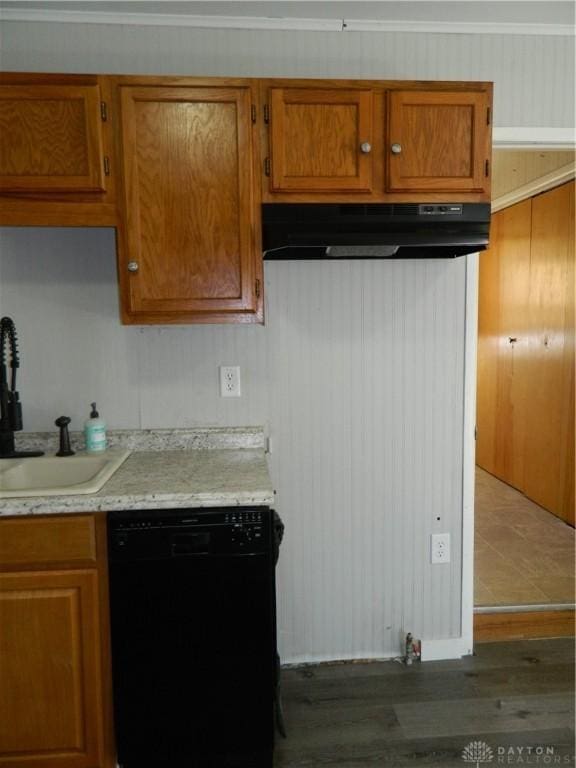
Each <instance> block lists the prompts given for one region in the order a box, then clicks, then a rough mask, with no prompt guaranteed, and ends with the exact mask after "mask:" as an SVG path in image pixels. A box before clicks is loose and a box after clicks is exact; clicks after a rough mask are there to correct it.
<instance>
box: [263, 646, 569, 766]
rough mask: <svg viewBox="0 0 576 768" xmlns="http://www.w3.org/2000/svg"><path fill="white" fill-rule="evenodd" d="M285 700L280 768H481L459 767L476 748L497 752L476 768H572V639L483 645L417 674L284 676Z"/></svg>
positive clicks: (330, 669)
mask: <svg viewBox="0 0 576 768" xmlns="http://www.w3.org/2000/svg"><path fill="white" fill-rule="evenodd" d="M282 699H283V702H284V715H285V721H286V728H287V732H288V737H287V738H286V739H282V738H281V737H280V736H279V737H278V738H277V744H276V757H275V762H274V766H275V768H296V767H297V766H298V768H300V767H304V766H306V768H315V767H316V766H318V768H323V767H326V766H328V767H330V766H336V768H376V767H377V766H386V768H394V766H399V767H400V766H402V768H405V767H406V766H431V765H432V766H441V767H442V768H456V766H459V768H464V767H465V766H467V765H472V766H476V761H474V762H465V761H464V760H463V758H462V752H463V750H464V749H465V747H466V746H467V745H468V744H470V743H471V742H474V741H475V742H478V741H481V742H485V744H486V745H487V746H488V747H489V748H490V749H491V750H492V757H493V759H492V760H491V761H490V762H488V757H489V753H486V754H485V755H484V757H485V759H484V761H482V760H481V761H480V765H483V764H485V765H503V764H505V765H516V766H522V765H531V766H533V765H574V641H573V639H570V638H565V639H564V638H563V639H558V640H525V641H515V642H507V643H485V644H482V645H478V646H477V648H476V655H475V656H470V657H466V658H464V659H461V660H459V661H443V662H427V663H424V664H414V665H413V666H411V667H406V666H404V665H401V664H399V663H396V662H393V661H389V662H378V663H369V664H340V665H320V666H308V667H302V668H298V669H285V670H283V672H282ZM521 747H522V748H523V751H522V752H519V749H520V748H521ZM529 747H531V748H532V750H531V751H529V749H528V748H529ZM539 748H541V749H542V750H543V752H544V754H540V750H539ZM502 750H505V753H503V752H502ZM510 750H512V751H510ZM529 758H530V760H529Z"/></svg>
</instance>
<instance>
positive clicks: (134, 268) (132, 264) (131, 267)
mask: <svg viewBox="0 0 576 768" xmlns="http://www.w3.org/2000/svg"><path fill="white" fill-rule="evenodd" d="M139 268H140V267H139V265H138V262H137V261H129V262H128V272H138V270H139Z"/></svg>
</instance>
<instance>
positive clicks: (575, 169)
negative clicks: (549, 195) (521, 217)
mask: <svg viewBox="0 0 576 768" xmlns="http://www.w3.org/2000/svg"><path fill="white" fill-rule="evenodd" d="M574 178H576V164H575V163H568V164H567V165H563V166H562V167H561V168H556V170H555V171H551V172H550V173H547V174H546V175H545V176H539V177H538V178H537V179H532V181H530V182H528V184H523V185H522V186H521V187H518V189H514V190H512V192H508V193H507V194H506V195H502V196H501V197H497V198H495V199H494V200H492V213H496V211H501V210H502V209H503V208H508V207H509V206H511V205H514V204H515V203H520V202H521V201H522V200H527V199H528V198H529V197H534V195H539V194H541V193H542V192H546V191H547V190H549V189H553V188H554V187H557V186H559V185H560V184H565V183H566V182H567V181H571V180H572V179H574Z"/></svg>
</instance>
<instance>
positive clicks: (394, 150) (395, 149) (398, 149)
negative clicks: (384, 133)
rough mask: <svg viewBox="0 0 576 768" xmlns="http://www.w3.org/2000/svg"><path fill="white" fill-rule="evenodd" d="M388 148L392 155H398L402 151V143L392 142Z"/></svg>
mask: <svg viewBox="0 0 576 768" xmlns="http://www.w3.org/2000/svg"><path fill="white" fill-rule="evenodd" d="M390 149H391V150H392V154H393V155H399V154H400V153H401V152H402V144H392V146H391V147H390Z"/></svg>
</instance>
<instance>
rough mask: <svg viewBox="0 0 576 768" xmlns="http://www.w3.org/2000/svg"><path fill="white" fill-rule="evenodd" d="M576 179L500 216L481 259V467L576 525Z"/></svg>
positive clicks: (498, 215) (507, 210)
mask: <svg viewBox="0 0 576 768" xmlns="http://www.w3.org/2000/svg"><path fill="white" fill-rule="evenodd" d="M573 213H574V182H571V183H569V184H564V185H562V186H561V187H557V188H556V189H553V190H550V191H549V192H546V193H544V194H542V195H538V196H537V197H534V198H532V199H531V200H525V201H524V202H522V203H518V204H517V205H514V206H512V207H510V208H507V209H505V210H503V211H500V212H499V213H497V214H495V215H494V217H493V220H492V222H493V223H492V227H493V228H492V236H491V247H490V249H489V250H488V251H487V252H486V253H485V254H483V255H482V257H481V259H480V286H479V291H480V294H479V320H478V324H479V340H478V414H477V422H478V445H477V462H478V464H479V465H480V466H481V467H483V468H484V469H486V470H487V471H488V472H491V473H492V474H494V475H496V476H497V477H499V478H500V479H502V480H504V481H505V482H507V483H509V484H510V485H512V486H514V487H515V488H518V489H519V490H521V491H523V492H524V493H525V494H526V495H527V496H529V497H530V498H531V499H533V500H534V501H536V502H537V503H538V504H541V505H542V506H543V507H544V508H546V509H548V510H550V512H553V513H554V514H555V515H558V516H559V517H561V518H563V519H564V520H566V521H567V522H570V523H571V524H572V525H573V524H574V216H573Z"/></svg>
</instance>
